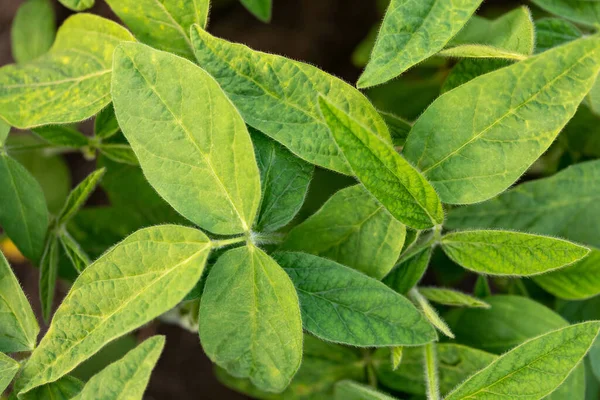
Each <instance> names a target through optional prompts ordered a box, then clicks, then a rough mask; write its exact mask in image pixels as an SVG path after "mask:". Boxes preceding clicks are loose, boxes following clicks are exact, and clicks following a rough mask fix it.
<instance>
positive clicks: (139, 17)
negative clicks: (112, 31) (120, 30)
mask: <svg viewBox="0 0 600 400" xmlns="http://www.w3.org/2000/svg"><path fill="white" fill-rule="evenodd" d="M106 2H107V3H108V5H109V6H110V8H112V10H113V11H114V12H115V14H117V15H118V16H119V18H121V20H122V21H123V22H124V23H125V25H127V27H128V28H129V29H131V32H133V34H134V35H135V36H136V38H137V39H138V40H139V41H140V42H142V43H146V44H148V45H150V46H152V47H154V48H156V49H159V50H164V51H168V52H170V53H174V54H177V55H179V56H181V57H185V58H188V59H193V58H194V52H193V49H192V42H191V40H190V36H189V35H190V27H191V26H192V25H193V24H199V25H201V26H202V27H205V26H206V22H207V19H208V8H209V0H107V1H106Z"/></svg>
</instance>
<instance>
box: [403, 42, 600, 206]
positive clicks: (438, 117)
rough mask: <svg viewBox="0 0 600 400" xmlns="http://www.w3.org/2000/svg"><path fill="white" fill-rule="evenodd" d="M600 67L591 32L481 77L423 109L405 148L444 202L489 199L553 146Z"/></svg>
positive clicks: (597, 45) (599, 48)
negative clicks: (589, 34) (588, 35)
mask: <svg viewBox="0 0 600 400" xmlns="http://www.w3.org/2000/svg"><path fill="white" fill-rule="evenodd" d="M559 60H560V62H559ZM549 66H550V67H549ZM599 69H600V37H595V36H591V37H588V38H584V39H579V40H576V41H574V42H571V43H569V44H566V45H564V46H560V47H558V48H556V49H553V50H549V51H547V52H544V53H542V54H540V55H538V56H535V57H531V58H529V59H527V60H525V61H523V62H519V63H517V64H514V65H511V66H508V67H506V68H502V69H500V70H498V71H495V72H492V73H489V74H486V75H483V76H481V77H479V78H476V79H474V80H472V81H470V82H468V83H466V84H464V85H462V86H460V87H459V88H456V89H455V90H452V91H450V92H447V93H445V94H443V95H442V96H440V97H439V98H438V99H437V100H436V101H435V102H434V103H433V104H432V105H431V106H430V107H429V108H428V109H427V110H426V111H425V112H424V113H423V115H422V116H421V117H420V118H419V120H418V121H417V122H416V123H415V125H414V127H413V129H412V131H411V134H410V136H409V138H408V140H407V142H406V146H405V148H404V155H405V156H406V158H407V159H408V161H410V162H412V163H414V164H416V166H417V168H419V169H421V170H422V171H423V173H424V174H425V176H426V177H427V178H428V179H429V181H430V182H432V183H433V186H434V187H435V188H436V189H437V191H438V193H439V194H440V197H441V199H442V201H443V202H445V203H451V204H457V203H475V202H479V201H483V200H487V199H489V198H491V197H493V196H495V195H497V194H498V193H500V192H502V191H503V190H505V189H506V188H508V187H509V186H510V185H511V184H513V183H514V182H515V181H516V180H517V179H518V178H519V177H520V176H521V174H523V172H525V171H526V170H527V169H528V168H529V166H531V164H532V163H533V162H534V161H535V160H537V158H538V157H539V156H540V155H542V154H543V153H544V152H545V151H546V149H548V147H549V146H550V144H551V143H552V142H553V141H554V139H555V138H556V136H557V135H558V133H559V132H560V130H561V129H562V128H563V127H564V126H565V124H566V123H567V122H568V121H569V119H571V117H572V116H573V115H574V114H575V111H576V110H577V107H578V105H579V103H580V102H581V100H582V99H583V98H584V96H585V95H586V94H587V92H588V91H589V90H590V88H591V87H592V85H593V83H594V81H595V77H596V74H597V73H598V70H599ZM507 88H510V90H508V91H507ZM499 93H509V94H510V93H512V95H506V96H499Z"/></svg>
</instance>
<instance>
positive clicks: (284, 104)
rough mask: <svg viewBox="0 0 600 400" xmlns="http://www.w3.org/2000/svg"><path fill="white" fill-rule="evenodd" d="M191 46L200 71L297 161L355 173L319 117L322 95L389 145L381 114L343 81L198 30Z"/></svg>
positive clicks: (193, 35) (243, 113) (193, 33)
mask: <svg viewBox="0 0 600 400" xmlns="http://www.w3.org/2000/svg"><path fill="white" fill-rule="evenodd" d="M192 42H193V44H194V51H195V54H196V58H197V60H198V63H199V65H200V66H201V67H202V68H204V69H205V70H206V71H207V72H208V73H209V74H211V75H212V76H213V77H215V79H216V80H217V81H218V82H219V84H220V85H221V87H222V88H223V90H224V91H225V92H226V93H227V96H228V97H229V98H230V99H231V101H233V103H234V104H235V106H236V107H237V109H238V110H239V112H240V114H241V115H242V117H243V118H244V120H245V121H246V123H247V124H249V125H251V126H252V127H254V128H256V129H258V130H259V131H261V132H263V133H264V134H266V135H267V136H270V137H271V138H273V139H275V140H277V141H278V142H280V143H281V144H283V145H284V146H286V147H287V148H288V149H289V150H290V151H291V152H292V153H294V154H295V155H296V156H298V157H300V158H302V159H304V160H306V161H308V162H310V163H312V164H316V165H318V166H320V167H324V168H329V169H332V170H334V171H337V172H341V173H344V174H346V175H350V174H351V173H352V171H351V169H350V167H349V166H348V164H347V163H346V161H345V159H344V157H343V156H342V155H341V154H340V151H339V149H338V148H337V146H336V144H335V141H334V140H333V138H332V137H331V134H330V133H329V129H328V128H327V125H326V124H325V121H324V119H323V116H322V115H321V113H320V112H319V106H318V102H317V101H318V96H319V94H322V95H326V96H327V99H328V100H329V101H331V102H333V103H334V104H336V105H337V106H338V107H341V108H343V109H344V110H346V111H348V112H351V113H352V116H353V117H354V118H355V119H356V120H358V121H360V123H361V124H362V125H364V126H365V127H368V128H369V129H370V130H371V131H372V132H377V135H379V136H380V137H382V138H383V139H384V140H385V141H387V142H391V139H390V134H389V131H388V129H387V126H386V125H385V122H384V121H383V119H382V117H381V116H380V115H379V114H378V112H377V110H376V109H375V108H374V107H373V106H372V105H371V103H370V102H369V101H368V100H367V99H366V97H365V96H364V95H363V94H362V93H360V92H359V91H358V90H356V89H355V88H353V87H352V86H350V85H348V84H347V83H345V82H343V81H342V80H340V79H338V78H335V77H334V76H332V75H329V74H327V73H325V72H323V71H321V70H320V69H318V68H316V67H313V66H312V65H309V64H305V63H301V62H298V61H293V60H290V59H288V58H285V57H281V56H276V55H272V54H267V53H261V52H258V51H254V50H252V49H250V48H248V47H246V46H243V45H241V44H234V43H230V42H227V41H225V40H222V39H219V38H216V37H214V36H211V35H210V34H209V33H207V32H205V31H204V30H202V29H200V28H199V27H198V26H195V27H194V28H193V29H192Z"/></svg>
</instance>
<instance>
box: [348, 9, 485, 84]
mask: <svg viewBox="0 0 600 400" xmlns="http://www.w3.org/2000/svg"><path fill="white" fill-rule="evenodd" d="M481 1H482V0H458V1H456V0H423V1H414V0H392V1H391V2H390V5H389V7H388V10H387V12H386V14H385V17H384V19H383V24H382V26H381V29H380V31H379V35H378V36H377V40H376V41H375V46H374V48H373V52H372V54H371V59H370V60H369V63H368V64H367V67H366V68H365V71H364V72H363V74H362V75H361V77H360V78H359V80H358V84H357V85H358V87H359V88H366V87H369V86H375V85H379V84H381V83H385V82H387V81H389V80H390V79H393V78H395V77H396V76H398V75H400V74H402V73H403V72H404V71H406V70H407V69H409V68H410V67H412V66H413V65H415V64H418V63H420V62H421V61H423V60H425V59H427V58H429V57H431V56H432V55H434V54H435V53H437V52H438V51H440V50H442V48H444V46H446V44H447V43H448V42H449V41H450V39H452V37H453V36H454V35H456V34H457V33H458V32H459V31H460V30H461V28H462V27H463V26H464V25H465V23H466V22H467V21H468V20H469V18H470V17H471V15H472V14H473V13H474V12H475V10H477V7H479V5H480V4H481ZM440 21H444V23H440Z"/></svg>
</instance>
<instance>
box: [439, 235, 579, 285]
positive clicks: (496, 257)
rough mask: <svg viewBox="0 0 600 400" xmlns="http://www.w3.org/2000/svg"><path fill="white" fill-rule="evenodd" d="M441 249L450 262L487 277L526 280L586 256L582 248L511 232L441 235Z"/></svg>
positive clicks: (567, 243) (562, 241)
mask: <svg viewBox="0 0 600 400" xmlns="http://www.w3.org/2000/svg"><path fill="white" fill-rule="evenodd" d="M442 249H444V252H445V253H446V254H447V255H448V257H450V258H451V259H452V260H453V261H454V262H456V263H457V264H459V265H461V266H463V267H464V268H467V269H470V270H472V271H475V272H481V273H484V274H490V275H509V276H510V275H512V276H530V275H538V274H542V273H544V272H549V271H552V270H555V269H558V268H561V267H564V266H567V265H569V264H573V263H574V262H576V261H579V260H581V259H582V258H584V257H585V256H587V255H588V253H589V252H590V250H589V249H588V248H586V247H583V246H579V245H577V244H574V243H571V242H568V241H566V240H562V239H556V238H553V237H548V236H539V235H532V234H528V233H520V232H511V231H463V232H454V233H450V234H447V235H445V236H444V237H443V238H442Z"/></svg>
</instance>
